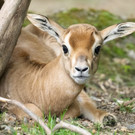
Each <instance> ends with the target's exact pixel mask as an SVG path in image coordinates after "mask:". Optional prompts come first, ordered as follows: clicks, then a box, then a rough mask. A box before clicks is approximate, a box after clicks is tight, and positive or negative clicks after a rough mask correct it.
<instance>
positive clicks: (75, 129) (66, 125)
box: [0, 97, 91, 135]
mask: <svg viewBox="0 0 135 135" xmlns="http://www.w3.org/2000/svg"><path fill="white" fill-rule="evenodd" d="M0 101H1V102H5V103H9V104H13V105H16V106H17V107H19V108H20V109H22V110H23V111H24V112H25V113H27V114H28V115H29V116H30V117H31V118H32V119H33V120H35V121H36V122H38V123H39V124H40V125H41V126H42V127H43V128H44V130H45V131H46V133H47V135H51V133H52V132H55V131H56V130H58V129H60V128H66V129H69V130H71V131H73V132H76V133H79V134H81V135H91V133H89V132H88V131H87V130H84V129H83V128H80V127H77V126H74V125H71V124H69V123H66V122H63V121H61V122H60V123H58V124H56V125H55V127H54V128H53V130H52V132H51V130H50V129H49V128H48V127H47V126H46V125H45V123H44V122H43V121H42V120H41V119H40V118H39V117H38V116H36V115H35V114H34V113H32V112H31V111H30V110H29V109H27V108H26V107H25V106H24V105H23V104H22V103H20V102H18V101H16V100H11V99H6V98H3V97H0Z"/></svg>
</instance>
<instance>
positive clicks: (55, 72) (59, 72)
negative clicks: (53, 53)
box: [44, 55, 84, 96]
mask: <svg viewBox="0 0 135 135" xmlns="http://www.w3.org/2000/svg"><path fill="white" fill-rule="evenodd" d="M64 62H65V61H64V60H63V58H62V56H61V55H59V56H58V57H57V58H56V59H54V60H53V61H52V62H50V63H49V64H47V65H46V67H45V69H44V70H45V71H44V73H45V76H46V78H47V80H46V81H49V84H50V83H51V86H54V88H55V89H54V90H55V91H56V89H57V90H58V91H59V92H64V93H65V92H67V93H68V92H69V93H70V92H71V94H73V95H74V94H75V95H74V96H77V95H78V94H79V93H80V92H81V90H82V88H83V87H84V85H79V84H77V83H76V82H75V81H74V80H73V79H72V78H71V77H70V75H69V73H68V72H66V69H65V68H66V67H65V64H64ZM51 91H53V89H51Z"/></svg>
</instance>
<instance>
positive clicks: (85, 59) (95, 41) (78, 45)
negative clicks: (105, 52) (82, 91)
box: [28, 14, 135, 84]
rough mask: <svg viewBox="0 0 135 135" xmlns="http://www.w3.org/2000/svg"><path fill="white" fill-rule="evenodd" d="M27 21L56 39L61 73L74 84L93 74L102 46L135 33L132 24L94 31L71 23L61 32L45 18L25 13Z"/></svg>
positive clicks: (59, 27) (89, 26)
mask: <svg viewBox="0 0 135 135" xmlns="http://www.w3.org/2000/svg"><path fill="white" fill-rule="evenodd" d="M28 19H29V20H30V21H31V23H32V24H33V25H35V26H36V27H38V28H39V29H40V30H42V31H46V32H48V33H49V34H50V35H52V36H53V37H54V38H56V40H57V41H58V43H59V44H60V46H61V48H62V49H61V50H62V51H61V53H62V59H63V63H64V67H65V70H66V72H67V73H68V74H69V75H70V76H71V78H72V79H73V80H74V81H75V82H76V83H78V84H84V83H85V82H86V81H87V80H89V79H90V78H91V76H92V75H93V74H94V73H95V72H96V70H97V67H98V60H99V54H100V50H101V48H102V46H103V44H105V43H106V42H108V41H110V40H113V39H116V38H119V37H123V36H126V35H129V34H131V33H132V32H134V31H135V23H132V22H126V23H121V24H116V25H113V26H110V27H108V28H106V29H104V30H102V31H98V30H97V29H96V28H95V27H94V26H92V25H89V24H74V25H71V26H70V27H69V28H67V29H64V28H62V27H61V26H59V25H58V24H57V23H55V22H54V21H52V20H50V19H48V18H47V17H45V16H42V15H37V14H28Z"/></svg>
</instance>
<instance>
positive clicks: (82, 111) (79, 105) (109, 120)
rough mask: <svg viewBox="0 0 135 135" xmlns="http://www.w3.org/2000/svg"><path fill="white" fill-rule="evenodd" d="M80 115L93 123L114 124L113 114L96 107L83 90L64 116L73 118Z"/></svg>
mask: <svg viewBox="0 0 135 135" xmlns="http://www.w3.org/2000/svg"><path fill="white" fill-rule="evenodd" d="M80 115H83V116H84V117H85V118H86V119H89V120H91V121H92V122H94V123H100V124H101V125H102V126H115V125H116V118H115V116H114V115H112V114H110V113H108V112H106V111H103V110H100V109H97V107H96V105H95V103H94V102H93V101H92V100H91V99H90V97H89V96H88V95H87V94H86V93H85V92H84V91H82V92H81V93H80V94H79V95H78V96H77V98H76V99H75V101H74V102H73V104H72V105H71V106H70V107H69V108H68V111H67V112H66V114H65V116H64V118H74V117H78V116H80Z"/></svg>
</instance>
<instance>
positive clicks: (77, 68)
mask: <svg viewBox="0 0 135 135" xmlns="http://www.w3.org/2000/svg"><path fill="white" fill-rule="evenodd" d="M75 69H76V70H77V71H79V72H81V73H82V72H85V71H88V70H89V67H84V68H80V67H75Z"/></svg>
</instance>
